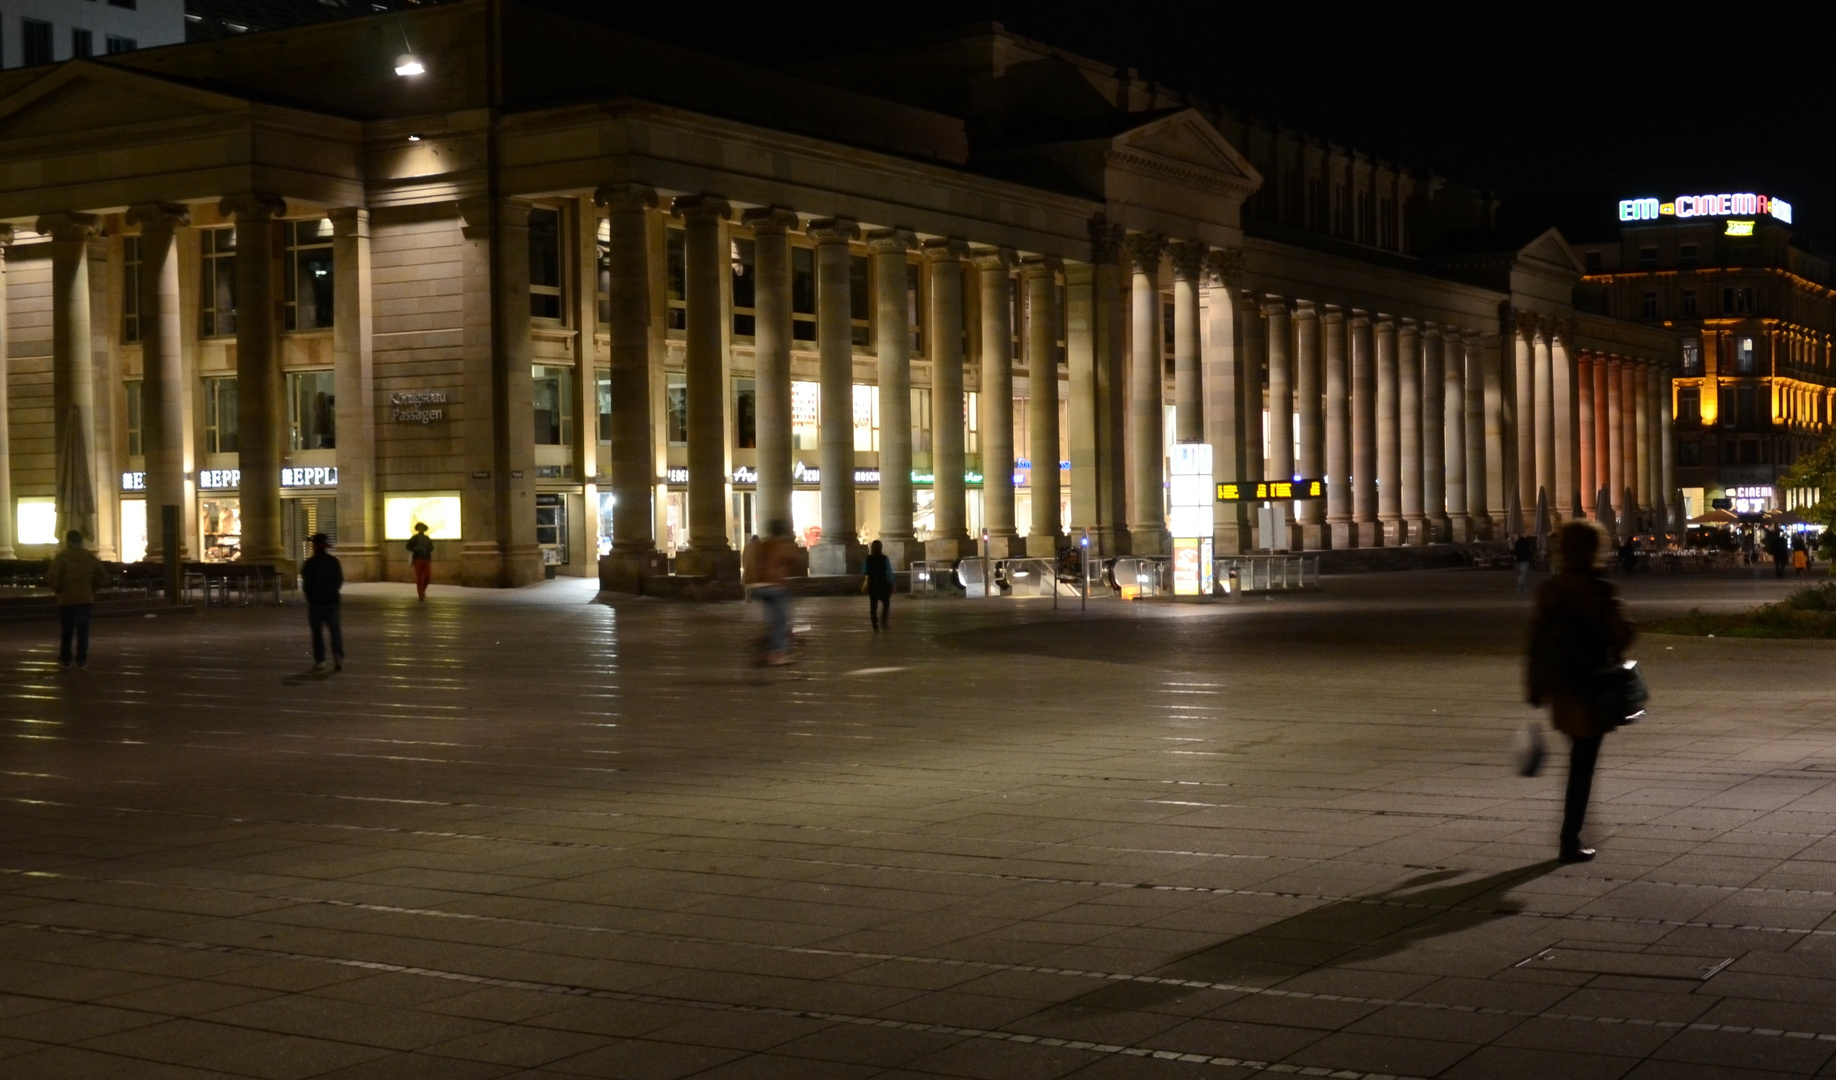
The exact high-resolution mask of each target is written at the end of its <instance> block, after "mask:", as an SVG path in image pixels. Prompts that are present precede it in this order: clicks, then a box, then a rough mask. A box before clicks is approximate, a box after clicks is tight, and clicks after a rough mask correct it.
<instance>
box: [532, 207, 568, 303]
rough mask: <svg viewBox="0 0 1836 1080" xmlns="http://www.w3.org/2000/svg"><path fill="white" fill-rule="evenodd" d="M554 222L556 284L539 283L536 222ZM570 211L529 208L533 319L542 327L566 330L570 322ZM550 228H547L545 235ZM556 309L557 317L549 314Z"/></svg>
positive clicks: (553, 264)
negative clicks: (568, 268) (568, 256)
mask: <svg viewBox="0 0 1836 1080" xmlns="http://www.w3.org/2000/svg"><path fill="white" fill-rule="evenodd" d="M538 217H540V219H541V220H543V221H548V220H550V219H552V220H553V221H554V231H553V235H554V244H553V259H552V260H551V263H552V265H551V266H550V267H549V268H548V269H549V270H550V271H551V273H550V274H548V275H544V276H552V277H553V279H554V284H552V285H551V284H547V283H541V284H538V283H537V281H536V276H537V275H536V269H537V259H538V258H539V253H538V250H537V246H536V232H537V226H536V221H537V219H538ZM567 222H568V216H567V208H566V207H563V206H547V205H538V206H532V207H530V208H529V223H528V226H527V228H528V234H529V240H528V247H529V319H530V321H531V322H532V323H535V324H536V325H539V326H566V325H568V318H567V297H568V288H567V246H568V245H567ZM545 230H546V227H544V231H545ZM550 307H552V308H553V309H554V312H555V314H553V315H550V314H547V310H548V309H549V308H550Z"/></svg>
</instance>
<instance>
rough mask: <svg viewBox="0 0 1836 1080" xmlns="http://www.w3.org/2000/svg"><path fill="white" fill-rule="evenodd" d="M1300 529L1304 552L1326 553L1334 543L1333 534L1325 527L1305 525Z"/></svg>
mask: <svg viewBox="0 0 1836 1080" xmlns="http://www.w3.org/2000/svg"><path fill="white" fill-rule="evenodd" d="M1299 528H1300V549H1301V550H1302V551H1324V550H1326V548H1327V547H1328V546H1330V545H1331V543H1332V534H1331V532H1329V531H1328V530H1327V527H1326V526H1324V525H1310V524H1303V525H1301V526H1300V527H1299Z"/></svg>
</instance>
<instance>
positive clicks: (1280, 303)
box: [1261, 293, 1293, 316]
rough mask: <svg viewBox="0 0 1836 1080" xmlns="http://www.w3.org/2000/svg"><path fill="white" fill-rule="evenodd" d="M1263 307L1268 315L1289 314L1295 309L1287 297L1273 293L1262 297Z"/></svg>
mask: <svg viewBox="0 0 1836 1080" xmlns="http://www.w3.org/2000/svg"><path fill="white" fill-rule="evenodd" d="M1261 307H1262V313H1263V314H1264V315H1268V316H1276V315H1287V314H1290V313H1291V312H1292V311H1293V309H1292V308H1290V307H1289V306H1288V298H1287V297H1285V296H1276V295H1274V294H1273V293H1271V294H1269V295H1267V296H1264V297H1263V298H1262V300H1261Z"/></svg>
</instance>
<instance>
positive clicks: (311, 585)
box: [300, 533, 344, 671]
mask: <svg viewBox="0 0 1836 1080" xmlns="http://www.w3.org/2000/svg"><path fill="white" fill-rule="evenodd" d="M330 547H331V537H329V536H326V535H325V534H324V533H313V534H312V558H310V559H307V560H306V561H305V562H304V563H301V564H300V591H301V592H303V593H305V594H306V623H307V625H309V626H311V627H312V670H314V671H324V670H325V636H324V632H325V631H328V630H329V631H330V632H331V651H332V670H333V671H343V670H344V622H343V619H342V618H341V615H342V612H341V610H340V604H339V596H338V594H339V592H340V591H341V590H342V589H343V588H344V564H342V563H340V562H339V561H338V560H337V558H336V557H335V556H333V555H332V553H331V552H330V551H328V550H327V549H328V548H330Z"/></svg>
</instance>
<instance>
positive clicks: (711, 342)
mask: <svg viewBox="0 0 1836 1080" xmlns="http://www.w3.org/2000/svg"><path fill="white" fill-rule="evenodd" d="M732 209H733V208H732V207H731V206H730V205H728V203H727V200H725V199H723V198H721V197H719V196H718V195H685V196H680V197H678V198H677V199H676V200H675V202H674V203H673V204H672V205H671V206H670V212H671V213H673V214H675V215H676V216H677V217H680V218H681V219H682V221H683V234H684V235H683V239H682V244H683V261H684V263H685V264H686V265H685V272H684V289H683V300H684V306H685V308H686V312H685V315H686V319H687V326H686V329H685V331H684V334H683V344H682V354H683V363H684V366H685V367H686V368H687V369H688V370H687V376H688V379H687V381H688V388H687V395H688V525H689V547H690V548H691V549H692V550H691V551H690V552H689V553H688V554H689V558H688V560H687V562H686V563H685V562H684V560H683V559H682V557H681V556H680V555H678V556H677V559H676V572H677V573H681V574H706V575H709V576H711V577H716V578H727V577H734V578H735V579H737V563H735V564H734V565H733V566H732V567H729V566H728V565H727V564H728V563H729V562H732V560H730V559H727V558H724V556H728V555H731V554H732V549H733V544H732V542H731V541H729V540H728V539H727V477H728V472H729V468H728V453H727V348H726V330H727V321H726V320H727V317H726V304H725V299H726V295H727V294H726V287H727V278H728V277H729V276H730V275H731V274H732V268H731V263H732V259H731V257H730V255H729V251H728V241H727V238H726V236H725V230H724V229H723V228H722V226H723V225H724V224H725V223H726V220H727V215H728V214H729V213H730V212H731V211H732ZM842 270H843V274H844V275H845V274H846V272H847V265H846V264H845V263H844V264H843V267H842ZM842 287H843V289H844V290H846V288H847V279H846V277H845V276H844V278H843V286H842ZM842 303H843V304H846V303H847V297H846V293H845V291H844V294H843V299H842ZM823 390H824V393H825V395H826V393H827V391H828V387H827V385H825V386H824V387H823ZM827 404H828V403H827V402H826V401H825V402H824V405H825V407H826V406H827ZM849 407H850V408H852V403H850V404H849ZM825 426H826V425H825ZM823 436H824V439H825V440H826V439H827V437H828V432H827V431H826V430H825V431H824V432H823ZM850 436H851V437H852V432H851V433H850ZM853 471H854V470H853V469H852V468H850V469H849V470H848V472H849V475H848V476H847V478H846V479H847V482H848V486H849V489H850V490H849V492H848V494H849V496H850V498H852V496H853V490H852V489H853V481H854V477H853V475H852V474H853ZM828 479H829V477H828V475H827V470H824V475H823V482H824V487H825V490H826V488H827V483H828ZM849 525H850V527H851V526H852V525H853V521H852V518H850V521H849ZM823 533H824V536H823V540H824V542H825V543H826V542H827V540H828V535H827V534H828V526H827V523H826V522H825V523H824V527H823Z"/></svg>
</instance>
